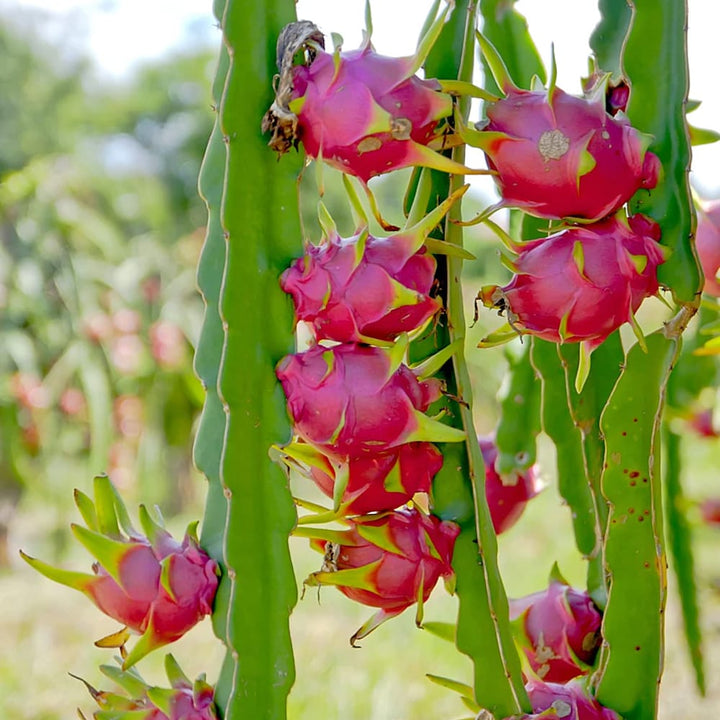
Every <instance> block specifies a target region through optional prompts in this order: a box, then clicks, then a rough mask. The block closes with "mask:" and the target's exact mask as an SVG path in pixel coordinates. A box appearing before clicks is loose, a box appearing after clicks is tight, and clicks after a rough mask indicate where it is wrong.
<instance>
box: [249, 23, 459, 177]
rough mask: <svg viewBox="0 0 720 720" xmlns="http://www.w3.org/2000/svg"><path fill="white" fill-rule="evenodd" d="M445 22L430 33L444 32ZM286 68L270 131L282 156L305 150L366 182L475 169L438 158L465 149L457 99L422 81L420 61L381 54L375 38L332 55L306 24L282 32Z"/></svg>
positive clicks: (266, 125)
mask: <svg viewBox="0 0 720 720" xmlns="http://www.w3.org/2000/svg"><path fill="white" fill-rule="evenodd" d="M444 17H445V13H444V12H443V13H441V14H440V16H439V17H438V18H437V19H436V21H435V23H434V24H433V26H432V27H431V30H430V31H429V34H433V33H435V32H439V29H440V27H441V26H442V22H443V20H444ZM422 45H423V43H421V46H422ZM425 52H427V48H425ZM298 58H301V62H296V60H297V59H298ZM278 61H279V65H278V67H279V69H280V75H279V80H278V82H277V87H276V98H275V101H274V102H273V104H272V106H271V107H270V109H269V110H268V112H267V113H266V115H265V117H264V118H263V123H262V129H263V131H264V132H271V133H272V137H271V140H270V143H269V144H270V147H272V148H273V149H274V150H276V151H277V152H278V153H279V154H281V155H282V154H283V153H285V152H287V151H288V150H289V149H290V148H291V147H297V145H298V144H299V143H302V145H303V147H304V148H305V152H306V153H307V155H308V157H311V158H316V159H321V160H323V161H325V162H327V163H328V164H330V165H332V166H334V167H336V168H338V169H339V170H341V171H342V172H345V173H348V174H350V175H354V176H356V177H358V178H359V179H360V180H361V181H363V182H364V183H367V181H368V180H370V178H372V177H375V176H376V175H381V174H383V173H386V172H390V171H392V170H397V169H399V168H404V167H410V166H424V167H433V168H435V169H438V170H444V171H447V172H464V171H465V170H467V168H464V167H463V166H462V165H460V164H458V163H455V162H453V161H451V160H450V159H448V158H446V157H444V156H443V155H441V154H440V153H438V152H436V150H439V149H445V148H447V147H449V146H451V145H452V144H453V143H455V144H457V140H456V139H454V138H453V136H452V134H451V127H450V125H449V123H448V122H447V120H448V118H450V117H451V116H452V114H453V99H452V96H451V95H449V94H448V93H446V92H443V91H442V83H441V82H440V81H438V80H432V79H426V80H423V79H421V78H419V77H417V76H416V75H415V72H416V70H417V68H418V67H419V66H420V64H421V63H422V59H421V58H419V57H418V56H411V57H405V58H393V57H385V56H382V55H379V54H378V53H376V52H375V51H374V49H373V48H372V45H371V43H370V37H369V35H366V38H365V42H364V44H363V46H362V47H361V48H360V49H358V50H353V51H347V52H345V51H341V50H340V49H337V50H336V51H335V52H334V53H328V52H325V50H324V41H323V36H322V34H321V33H320V32H319V30H318V28H317V27H316V26H315V25H313V24H312V23H310V22H307V21H303V22H300V23H291V24H290V25H288V26H287V27H286V28H285V29H284V30H283V32H282V33H281V35H280V37H279V39H278Z"/></svg>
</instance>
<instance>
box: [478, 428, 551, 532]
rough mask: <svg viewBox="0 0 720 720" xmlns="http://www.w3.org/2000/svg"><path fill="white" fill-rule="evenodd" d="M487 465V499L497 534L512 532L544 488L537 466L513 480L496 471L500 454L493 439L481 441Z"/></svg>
mask: <svg viewBox="0 0 720 720" xmlns="http://www.w3.org/2000/svg"><path fill="white" fill-rule="evenodd" d="M478 442H479V443H480V450H481V451H482V456H483V461H484V462H485V497H486V498H487V502H488V506H489V508H490V517H491V519H492V523H493V527H494V528H495V533H496V534H498V535H499V534H500V533H503V532H505V531H506V530H509V529H510V528H511V527H512V526H513V525H514V524H515V523H516V522H517V521H518V520H519V519H520V516H521V515H522V514H523V511H524V510H525V506H526V505H527V504H528V501H529V500H532V498H534V497H535V496H536V495H537V494H538V493H539V492H540V489H541V485H540V482H539V480H538V477H537V473H536V470H535V467H534V466H533V467H531V468H529V469H528V470H527V471H526V472H524V473H520V474H517V475H515V476H513V477H505V476H501V475H500V474H499V473H498V472H497V470H496V469H495V460H496V459H497V455H498V451H497V446H496V445H495V441H494V439H493V438H492V437H480V438H478Z"/></svg>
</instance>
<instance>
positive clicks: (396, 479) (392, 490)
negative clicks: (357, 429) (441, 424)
mask: <svg viewBox="0 0 720 720" xmlns="http://www.w3.org/2000/svg"><path fill="white" fill-rule="evenodd" d="M321 462H324V464H325V468H323V467H320V463H318V464H317V465H314V466H312V467H310V470H309V473H308V474H309V476H310V478H311V479H312V480H313V481H314V482H315V483H316V484H317V486H318V487H319V488H320V489H321V490H322V491H323V492H324V493H325V494H326V495H327V496H328V497H333V494H334V491H335V483H336V481H337V478H338V476H339V475H340V474H341V473H342V472H347V475H348V477H347V486H346V488H345V492H344V493H343V496H342V500H341V503H340V508H339V511H338V512H339V514H340V515H366V514H368V513H371V512H385V511H387V510H394V509H395V508H397V507H400V506H401V505H405V504H406V503H408V502H409V501H410V500H412V498H413V495H414V494H415V493H427V492H430V484H431V483H432V479H433V478H434V477H435V475H436V474H437V473H438V471H439V470H440V468H441V467H442V464H443V456H442V453H441V452H440V451H439V450H438V449H437V448H436V447H435V446H434V445H431V444H430V443H426V442H422V443H420V442H415V443H405V444H404V445H400V446H398V447H396V448H392V449H390V450H386V451H385V452H380V453H377V454H372V455H364V456H362V457H353V458H349V459H348V461H347V462H346V463H343V465H342V466H341V467H337V466H336V465H334V464H333V463H332V462H331V461H330V460H329V459H328V458H327V457H324V456H322V457H321Z"/></svg>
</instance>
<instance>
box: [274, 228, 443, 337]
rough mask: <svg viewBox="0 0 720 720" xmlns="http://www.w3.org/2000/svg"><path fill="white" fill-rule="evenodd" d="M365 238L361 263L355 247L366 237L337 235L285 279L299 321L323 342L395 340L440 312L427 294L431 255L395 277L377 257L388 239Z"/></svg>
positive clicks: (298, 262)
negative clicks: (376, 248) (326, 340)
mask: <svg viewBox="0 0 720 720" xmlns="http://www.w3.org/2000/svg"><path fill="white" fill-rule="evenodd" d="M364 236H365V237H367V249H366V252H365V254H364V255H363V256H362V260H361V261H360V262H359V263H358V262H357V260H356V255H355V252H356V248H355V245H356V244H357V241H358V239H359V238H360V237H363V235H360V236H354V237H352V238H349V239H347V240H344V239H343V238H341V237H340V236H337V237H335V238H330V239H329V240H328V242H327V244H323V245H320V246H311V247H308V248H307V249H306V251H305V255H304V256H303V257H301V258H298V259H297V260H296V261H295V262H294V263H293V264H292V265H291V266H290V268H288V269H287V270H286V271H285V272H284V273H283V275H282V277H281V285H282V289H283V290H284V291H285V292H287V293H289V294H290V295H292V298H293V302H294V304H295V314H296V316H297V318H298V319H299V320H304V321H306V322H309V323H311V324H312V327H313V329H314V331H315V336H316V337H317V338H318V339H320V340H322V339H329V340H337V341H339V342H360V341H362V340H363V339H365V338H375V339H379V340H392V339H394V338H395V337H397V336H398V335H399V334H400V333H402V332H412V331H413V330H415V329H417V328H419V327H421V326H422V325H424V323H425V322H426V321H427V320H429V319H430V318H431V317H432V316H433V315H435V313H437V311H438V310H439V309H440V307H441V302H440V300H438V299H436V298H432V297H430V295H429V292H430V288H431V287H432V285H433V281H434V277H435V265H436V263H435V258H434V257H433V256H432V255H429V254H428V253H426V252H425V251H424V250H420V251H419V252H418V253H416V254H415V255H413V256H411V257H410V258H408V260H407V262H406V263H404V264H403V265H402V267H400V268H399V270H398V271H397V272H396V273H394V274H393V273H391V272H388V270H387V269H386V268H385V267H383V266H382V264H381V263H379V262H377V260H375V259H374V258H373V255H377V253H374V252H373V250H375V247H376V246H377V245H379V244H381V243H387V242H388V240H389V239H386V238H373V237H372V236H367V235H364ZM380 260H381V258H380Z"/></svg>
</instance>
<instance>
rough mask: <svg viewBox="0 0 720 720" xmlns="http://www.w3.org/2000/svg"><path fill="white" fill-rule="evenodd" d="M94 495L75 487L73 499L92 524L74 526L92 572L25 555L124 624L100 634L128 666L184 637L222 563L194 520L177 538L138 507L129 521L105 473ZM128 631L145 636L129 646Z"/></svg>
mask: <svg viewBox="0 0 720 720" xmlns="http://www.w3.org/2000/svg"><path fill="white" fill-rule="evenodd" d="M94 495H95V501H94V502H93V500H91V499H90V497H88V496H87V495H85V494H84V493H82V492H80V491H79V490H76V492H75V502H76V504H77V507H78V509H79V510H80V514H81V515H82V517H83V520H85V523H86V525H87V527H83V526H81V525H72V526H71V527H72V530H73V533H74V534H75V536H76V537H77V539H78V540H79V541H80V543H81V544H82V545H83V546H84V547H85V548H86V549H87V550H88V551H89V552H90V553H91V554H92V555H93V556H94V557H95V558H96V560H97V561H96V562H95V563H93V574H88V573H82V572H74V571H70V570H63V569H61V568H55V567H52V566H51V565H48V564H47V563H44V562H42V561H41V560H37V559H35V558H32V557H30V556H28V555H26V554H25V553H22V551H21V555H22V557H23V558H24V559H25V560H26V561H27V562H28V563H29V564H30V565H31V566H32V567H33V568H35V569H36V570H37V571H38V572H40V573H42V574H43V575H45V576H46V577H48V578H50V579H51V580H54V581H56V582H59V583H61V584H63V585H67V586H68V587H72V588H75V589H76V590H80V592H82V593H84V594H85V595H87V596H88V597H89V598H90V600H92V601H93V602H94V603H95V605H97V607H98V608H99V609H100V610H102V611H103V612H104V613H105V614H106V615H109V616H110V617H111V618H113V619H114V620H117V621H118V622H120V623H122V624H123V626H124V627H123V628H122V629H121V630H120V631H119V632H115V633H113V634H111V635H109V636H108V637H106V638H103V639H101V640H98V641H97V643H96V644H97V645H98V646H100V647H119V648H120V650H121V653H122V654H123V658H124V661H123V667H125V668H129V667H131V666H132V665H134V664H135V663H136V662H137V661H138V660H140V659H141V658H142V657H144V656H145V655H147V653H149V652H150V651H152V650H154V649H155V648H158V647H161V646H163V645H167V644H168V643H171V642H173V641H175V640H177V639H178V638H180V637H182V636H183V635H184V634H185V633H186V632H187V631H188V630H190V628H192V627H193V626H194V625H196V624H197V623H198V622H199V621H200V620H202V619H203V617H204V616H205V615H209V614H210V613H211V612H212V604H213V599H214V597H215V591H216V590H217V586H218V575H219V572H220V571H219V568H218V565H217V563H216V562H215V561H214V560H212V559H211V558H210V557H209V556H208V555H207V553H205V551H204V550H203V549H202V548H201V547H200V546H199V545H198V541H197V537H196V534H195V524H191V525H190V526H189V527H188V530H187V532H186V534H185V537H184V538H183V540H182V542H181V543H180V542H177V541H176V540H175V539H174V538H173V537H172V536H171V535H170V533H168V532H167V530H165V528H164V527H163V526H162V524H161V523H160V522H159V521H158V520H155V519H153V518H152V517H151V515H150V513H149V512H148V511H147V509H146V508H145V507H144V506H142V505H141V506H140V512H139V517H140V524H141V526H142V529H143V531H144V533H145V534H142V533H140V532H138V531H137V530H136V529H135V528H134V527H133V525H132V523H131V521H130V517H129V515H128V512H127V509H126V508H125V505H124V503H123V501H122V499H121V498H120V496H119V494H118V493H117V491H116V490H115V488H114V487H113V485H112V483H111V482H110V480H109V478H108V477H107V476H104V475H102V476H98V477H96V478H95V483H94ZM128 629H129V630H132V631H134V632H136V633H139V634H140V639H139V640H138V641H137V642H136V643H135V644H134V646H133V648H132V649H131V650H130V652H129V653H127V652H126V651H125V647H124V646H125V642H126V641H127V639H128V638H129V632H128Z"/></svg>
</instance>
